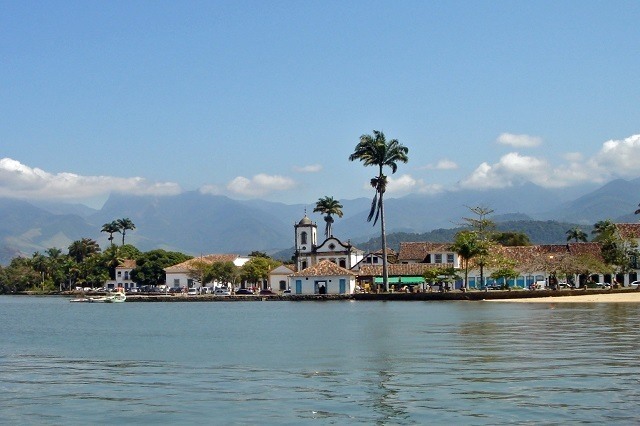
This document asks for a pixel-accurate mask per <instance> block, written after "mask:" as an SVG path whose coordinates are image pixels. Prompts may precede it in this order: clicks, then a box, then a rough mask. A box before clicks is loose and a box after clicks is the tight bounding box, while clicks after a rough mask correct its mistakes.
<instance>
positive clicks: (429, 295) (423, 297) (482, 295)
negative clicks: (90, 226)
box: [127, 289, 638, 302]
mask: <svg viewBox="0 0 640 426" xmlns="http://www.w3.org/2000/svg"><path fill="white" fill-rule="evenodd" d="M637 291H638V290H634V289H616V290H591V289H589V290H535V291H529V290H512V291H508V290H490V291H477V290H471V291H466V292H462V291H449V292H442V293H440V292H426V293H357V294H352V295H349V294H340V295H333V294H322V295H320V294H309V295H299V294H288V295H267V296H261V295H231V296H216V295H211V294H205V295H198V296H194V295H189V296H187V295H164V294H161V295H155V294H154V295H144V294H134V295H127V302H266V301H287V302H302V301H332V300H357V301H379V300H385V301H446V300H468V301H480V300H496V299H527V298H537V297H550V296H581V295H585V294H616V293H635V292H637Z"/></svg>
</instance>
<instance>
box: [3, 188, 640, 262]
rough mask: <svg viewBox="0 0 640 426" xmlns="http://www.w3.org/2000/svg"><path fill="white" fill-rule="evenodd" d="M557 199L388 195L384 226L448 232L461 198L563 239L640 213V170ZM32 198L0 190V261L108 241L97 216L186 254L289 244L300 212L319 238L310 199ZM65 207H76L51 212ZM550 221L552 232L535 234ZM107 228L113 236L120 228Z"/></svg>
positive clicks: (355, 208) (347, 216)
mask: <svg viewBox="0 0 640 426" xmlns="http://www.w3.org/2000/svg"><path fill="white" fill-rule="evenodd" d="M565 198H566V197H564V196H563V195H562V192H559V191H558V190H554V191H551V190H547V189H544V188H541V187H539V186H536V185H534V184H531V183H527V184H525V185H522V186H519V187H510V188H504V189H492V190H487V191H451V192H444V193H441V194H436V195H408V196H405V197H401V198H386V200H385V201H386V203H385V207H386V210H385V212H386V216H385V219H386V224H387V233H388V234H389V235H392V234H394V233H400V232H403V233H406V234H415V235H416V238H422V239H434V238H437V236H438V235H448V234H450V233H451V232H453V233H455V232H454V231H451V230H452V229H454V228H456V227H457V226H459V225H460V224H461V222H462V218H463V217H471V216H473V214H472V213H471V212H470V211H469V209H468V207H467V206H477V205H482V206H486V207H489V208H491V209H493V210H494V213H493V215H492V218H493V219H494V220H495V221H496V222H504V223H508V224H510V225H509V226H513V227H514V228H513V229H512V230H519V229H518V228H516V226H517V224H518V222H527V221H534V222H539V223H538V225H536V226H538V230H537V231H536V235H534V236H530V237H531V238H532V240H534V242H556V243H557V242H562V241H558V240H562V238H563V233H562V232H560V231H563V232H564V231H566V229H569V227H571V226H574V225H573V224H580V225H581V226H583V227H584V230H585V231H587V229H590V228H588V227H590V225H592V224H593V223H595V222H597V221H598V220H604V219H611V220H614V221H618V222H636V221H637V220H638V217H636V216H635V215H634V214H633V212H634V211H635V209H636V208H637V204H638V202H639V201H640V179H634V180H629V181H626V180H622V179H618V180H614V181H611V182H609V183H607V184H605V185H603V186H602V187H600V188H597V189H595V190H593V191H591V192H588V193H584V194H583V195H581V196H579V197H577V198H575V199H570V200H566V199H565ZM340 201H341V203H342V204H343V211H344V217H343V218H335V223H334V226H333V230H334V234H335V235H336V236H337V237H338V238H340V239H341V240H343V241H347V240H351V241H352V242H354V243H356V242H358V244H362V243H366V242H367V241H369V240H371V239H373V238H377V237H378V236H379V226H378V225H376V226H373V224H372V223H371V222H367V221H366V217H367V215H368V212H369V207H370V205H371V199H368V198H358V199H354V200H340ZM35 204H37V203H35ZM39 205H43V206H46V207H47V208H46V209H44V208H41V207H37V206H36V205H34V203H29V202H26V201H21V200H12V199H6V198H4V199H0V253H2V254H3V255H2V257H0V263H2V264H6V263H7V262H8V260H10V258H11V257H14V255H13V254H14V253H17V252H20V253H23V254H25V255H31V254H32V253H33V252H35V251H43V250H45V249H47V248H50V247H58V248H62V249H63V250H65V251H66V248H67V247H68V245H69V244H70V243H71V242H72V241H75V240H78V239H80V238H83V237H88V238H93V239H95V240H97V241H98V242H99V243H100V245H101V246H102V247H106V245H107V235H106V234H104V233H100V229H101V228H102V225H103V224H104V223H107V222H111V221H112V220H115V219H119V218H124V217H128V218H130V219H131V220H132V221H133V222H134V224H135V225H136V229H135V230H133V231H128V232H127V234H126V241H127V242H128V243H131V244H134V245H136V246H137V247H138V248H140V249H141V250H143V251H146V250H151V249H155V248H165V249H170V250H176V251H182V252H185V253H189V254H193V255H197V254H200V253H215V252H234V253H240V254H243V253H245V254H246V253H249V252H250V251H253V250H261V251H266V252H270V253H273V252H277V251H279V250H283V249H284V250H288V249H287V248H288V247H291V246H292V245H293V225H294V224H295V223H297V222H298V221H299V220H300V219H301V218H302V217H303V216H304V215H305V212H306V214H307V215H308V216H309V217H310V218H311V219H312V220H314V221H316V223H317V224H318V233H319V234H320V238H322V235H323V232H324V221H323V218H322V216H321V215H320V214H317V213H313V207H314V204H293V205H289V204H283V203H277V202H268V201H261V200H246V201H239V200H233V199H231V198H228V197H225V196H212V195H206V194H201V193H200V192H197V191H191V192H185V193H182V194H179V195H176V196H167V197H153V196H132V195H122V194H113V195H112V196H111V197H110V198H109V199H108V200H107V201H106V202H105V204H104V206H103V207H102V208H101V209H100V210H91V209H83V208H79V207H78V206H72V207H69V206H66V205H65V206H56V204H55V203H46V204H39ZM73 211H78V212H80V214H69V213H62V214H56V213H55V212H73ZM545 221H554V222H557V223H559V224H560V225H559V227H560V228H563V227H567V228H566V229H564V230H562V229H557V228H556V225H555V224H554V222H545ZM529 228H531V229H534V228H535V226H532V225H531V226H529ZM551 229H554V231H553V232H552V234H553V235H554V236H553V237H542V236H541V235H542V234H543V233H544V232H545V230H546V231H549V230H551ZM446 230H449V231H446ZM531 232H533V231H531ZM115 237H116V241H118V242H119V240H120V239H121V236H120V235H119V234H117V235H115ZM551 239H555V240H553V241H551ZM434 241H435V240H434ZM8 256H10V257H8Z"/></svg>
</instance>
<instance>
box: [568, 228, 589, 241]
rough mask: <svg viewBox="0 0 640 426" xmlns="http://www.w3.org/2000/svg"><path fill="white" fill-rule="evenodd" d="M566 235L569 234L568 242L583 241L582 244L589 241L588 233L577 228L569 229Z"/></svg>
mask: <svg viewBox="0 0 640 426" xmlns="http://www.w3.org/2000/svg"><path fill="white" fill-rule="evenodd" d="M566 234H567V241H571V240H575V242H576V243H577V242H578V241H582V242H586V241H587V233H586V232H584V231H583V230H582V229H580V228H579V227H577V226H574V227H573V228H571V229H569V230H568V231H567V232H566Z"/></svg>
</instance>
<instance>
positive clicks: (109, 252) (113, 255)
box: [102, 244, 124, 280]
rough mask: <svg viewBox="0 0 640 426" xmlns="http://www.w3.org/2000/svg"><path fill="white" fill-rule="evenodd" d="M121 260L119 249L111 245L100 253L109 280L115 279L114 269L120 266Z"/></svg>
mask: <svg viewBox="0 0 640 426" xmlns="http://www.w3.org/2000/svg"><path fill="white" fill-rule="evenodd" d="M123 260H124V259H123V257H122V256H120V248H119V247H118V246H116V245H113V244H112V245H111V247H109V248H108V249H106V250H105V251H104V253H102V262H103V265H104V266H105V268H106V269H107V271H108V274H109V278H110V279H112V280H113V279H115V278H116V268H117V267H118V266H120V264H121V263H122V261H123Z"/></svg>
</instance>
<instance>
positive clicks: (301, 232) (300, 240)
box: [294, 214, 364, 271]
mask: <svg viewBox="0 0 640 426" xmlns="http://www.w3.org/2000/svg"><path fill="white" fill-rule="evenodd" d="M295 238H296V241H295V254H294V257H295V262H296V269H297V271H303V270H305V269H307V268H310V267H312V266H315V265H317V264H318V263H320V262H321V261H322V260H328V261H330V262H333V263H335V264H336V265H338V266H340V267H341V268H344V269H351V268H352V267H353V266H354V265H355V264H356V263H358V262H360V261H361V260H362V258H363V257H364V252H363V251H362V250H359V249H357V248H355V247H354V246H352V245H351V243H350V242H349V241H347V242H346V243H343V242H342V241H340V240H339V239H337V238H336V237H334V236H333V235H330V236H329V237H328V238H327V239H325V240H324V241H323V242H322V243H320V244H318V226H317V225H316V224H315V223H314V222H313V221H312V220H311V219H309V217H307V215H306V214H305V215H304V217H303V218H302V219H301V220H300V222H298V223H297V224H296V225H295Z"/></svg>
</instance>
